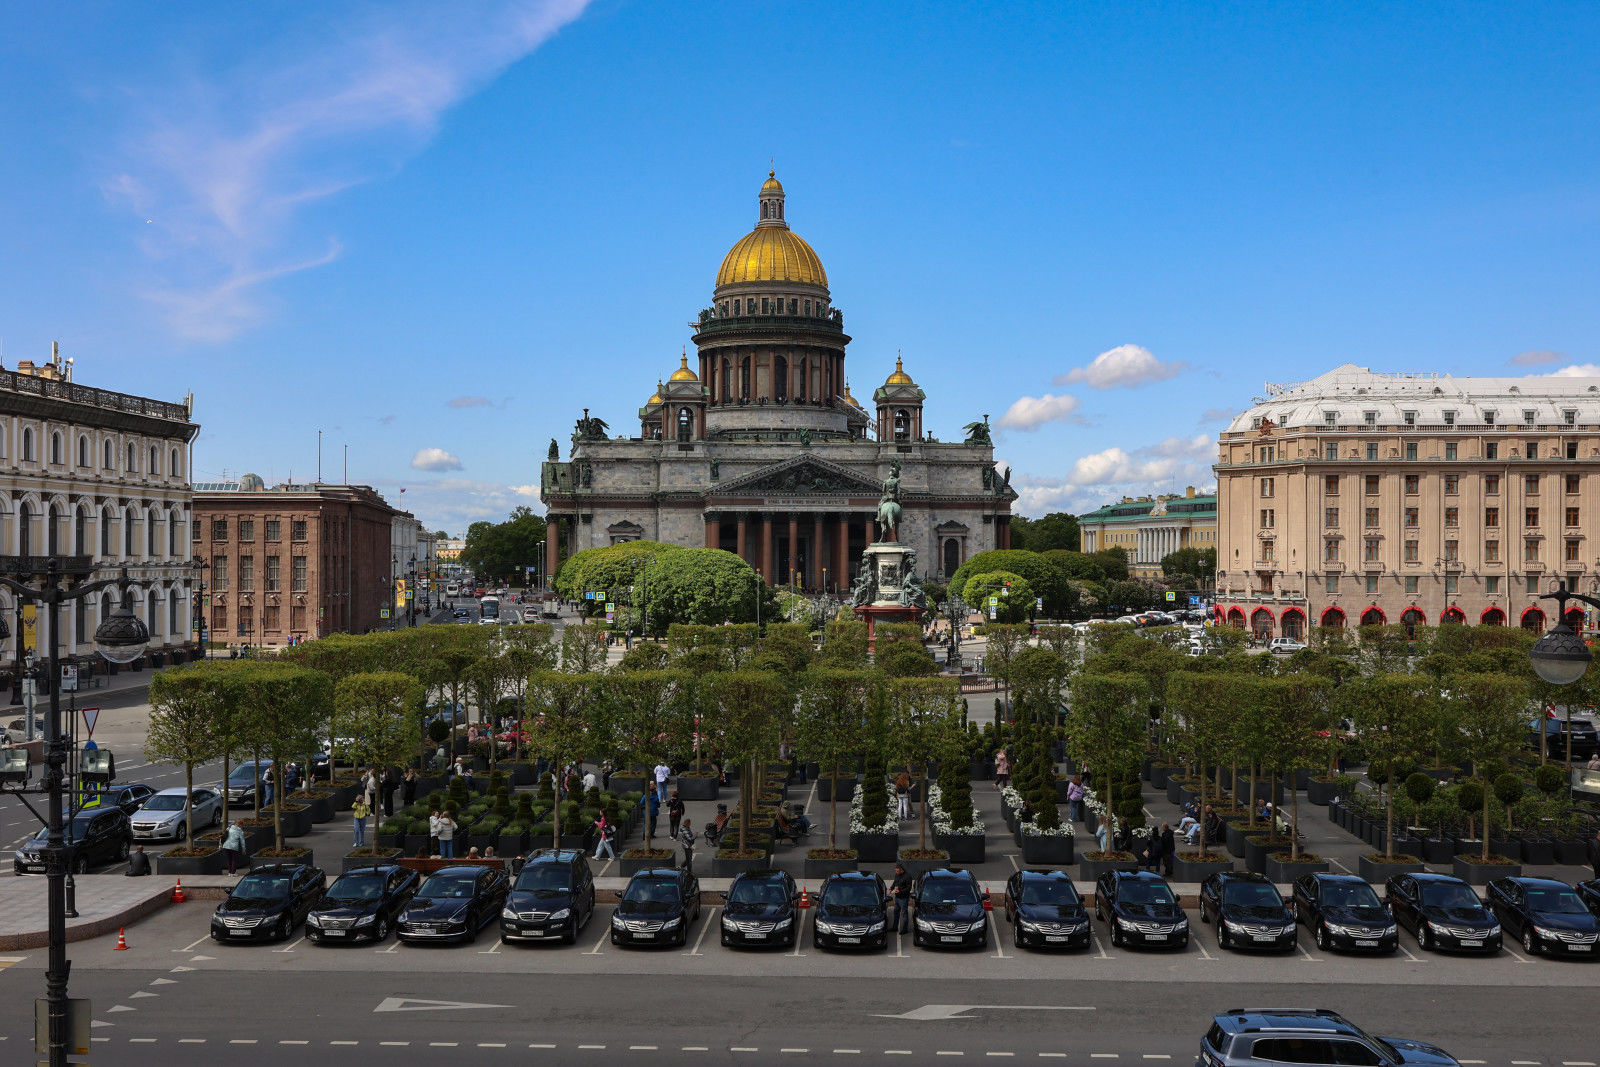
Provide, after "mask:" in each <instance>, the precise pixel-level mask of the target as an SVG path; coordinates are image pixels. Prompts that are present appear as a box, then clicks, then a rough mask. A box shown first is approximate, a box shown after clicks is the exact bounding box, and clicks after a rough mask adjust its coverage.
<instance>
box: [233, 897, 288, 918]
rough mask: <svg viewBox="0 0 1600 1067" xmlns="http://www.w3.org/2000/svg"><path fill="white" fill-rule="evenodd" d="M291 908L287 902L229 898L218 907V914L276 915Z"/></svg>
mask: <svg viewBox="0 0 1600 1067" xmlns="http://www.w3.org/2000/svg"><path fill="white" fill-rule="evenodd" d="M288 906H289V902H288V901H287V900H267V901H264V900H260V899H256V898H251V897H229V898H228V899H227V900H224V901H223V902H222V903H221V904H218V905H217V911H218V912H226V913H228V914H229V915H241V916H250V915H276V914H277V913H278V912H280V911H283V910H284V909H285V908H287V907H288Z"/></svg>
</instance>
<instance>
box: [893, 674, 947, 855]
mask: <svg viewBox="0 0 1600 1067" xmlns="http://www.w3.org/2000/svg"><path fill="white" fill-rule="evenodd" d="M888 696H889V739H890V740H889V744H890V746H891V751H893V752H894V753H895V754H896V755H898V756H900V757H902V758H904V759H905V761H906V763H907V764H908V765H919V766H921V768H922V776H923V783H922V786H923V791H922V797H923V803H921V804H919V805H918V810H919V812H920V816H919V818H918V819H917V847H918V848H919V849H926V848H927V847H928V804H927V797H928V782H927V775H928V764H929V762H930V761H932V760H934V759H936V758H937V757H938V756H940V755H941V754H943V753H944V752H946V751H948V750H949V748H950V739H951V733H952V732H954V731H964V729H965V727H963V725H962V714H963V712H964V710H965V706H964V705H963V704H962V702H961V683H960V682H958V681H956V680H955V679H954V678H895V679H891V680H890V682H889V686H888Z"/></svg>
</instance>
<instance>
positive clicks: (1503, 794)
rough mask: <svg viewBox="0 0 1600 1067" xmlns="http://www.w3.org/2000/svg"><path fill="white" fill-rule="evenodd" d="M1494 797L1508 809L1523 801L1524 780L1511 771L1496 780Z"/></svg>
mask: <svg viewBox="0 0 1600 1067" xmlns="http://www.w3.org/2000/svg"><path fill="white" fill-rule="evenodd" d="M1494 797H1495V799H1496V800H1498V801H1499V802H1500V803H1502V804H1504V805H1505V806H1506V807H1507V808H1509V807H1511V806H1512V805H1513V804H1515V803H1516V802H1517V801H1519V800H1521V799H1522V779H1521V778H1520V777H1518V776H1517V775H1515V774H1512V773H1511V772H1510V771H1507V772H1506V773H1504V774H1502V775H1500V776H1499V777H1497V778H1496V779H1495V780H1494Z"/></svg>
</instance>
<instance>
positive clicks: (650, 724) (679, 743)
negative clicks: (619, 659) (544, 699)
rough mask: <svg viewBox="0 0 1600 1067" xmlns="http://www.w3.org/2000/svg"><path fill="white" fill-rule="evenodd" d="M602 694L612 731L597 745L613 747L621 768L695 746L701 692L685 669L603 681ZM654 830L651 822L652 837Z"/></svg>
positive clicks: (628, 673)
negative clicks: (695, 726)
mask: <svg viewBox="0 0 1600 1067" xmlns="http://www.w3.org/2000/svg"><path fill="white" fill-rule="evenodd" d="M600 692H601V695H602V698H603V700H602V702H603V704H604V705H605V706H606V713H605V714H604V715H603V716H601V719H602V721H603V722H604V723H605V725H606V726H607V727H609V731H610V733H609V738H608V739H607V740H605V741H598V742H592V745H594V746H597V747H600V748H604V747H606V746H607V745H608V744H609V746H610V747H611V748H612V749H613V750H614V751H615V753H616V760H617V765H618V766H626V765H627V764H629V763H642V764H644V765H645V766H652V765H654V764H656V763H662V762H667V761H668V757H669V755H670V754H671V753H672V752H674V751H687V750H688V749H689V748H690V747H691V746H692V745H693V744H694V715H695V704H696V702H695V693H694V690H693V686H692V685H691V679H690V678H689V676H687V675H685V674H683V673H682V672H681V671H660V670H657V671H620V672H618V673H616V674H609V675H606V676H605V677H604V678H602V679H601V680H600ZM591 725H593V724H591ZM649 828H650V827H649V822H648V821H646V823H645V832H646V834H648V833H649Z"/></svg>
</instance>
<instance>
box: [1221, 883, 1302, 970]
mask: <svg viewBox="0 0 1600 1067" xmlns="http://www.w3.org/2000/svg"><path fill="white" fill-rule="evenodd" d="M1213 920H1215V921H1216V924H1217V947H1218V948H1276V949H1283V950H1285V951H1287V952H1293V951H1294V950H1295V947H1296V946H1297V945H1299V943H1300V928H1299V927H1298V926H1296V925H1295V921H1294V915H1293V914H1292V913H1291V912H1290V911H1289V906H1288V905H1287V904H1285V903H1284V902H1283V897H1282V896H1281V895H1279V893H1278V887H1277V886H1275V885H1273V884H1272V882H1271V881H1270V880H1268V879H1267V877H1266V876H1265V875H1260V874H1256V873H1254V872H1251V871H1221V872H1219V873H1217V874H1213V875H1212V876H1211V877H1210V878H1207V879H1206V880H1205V881H1204V882H1202V883H1200V921H1201V922H1211V921H1213Z"/></svg>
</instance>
